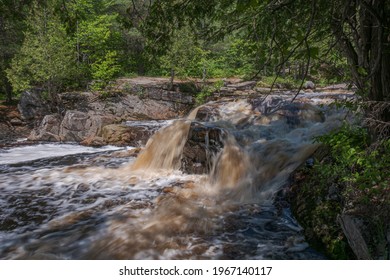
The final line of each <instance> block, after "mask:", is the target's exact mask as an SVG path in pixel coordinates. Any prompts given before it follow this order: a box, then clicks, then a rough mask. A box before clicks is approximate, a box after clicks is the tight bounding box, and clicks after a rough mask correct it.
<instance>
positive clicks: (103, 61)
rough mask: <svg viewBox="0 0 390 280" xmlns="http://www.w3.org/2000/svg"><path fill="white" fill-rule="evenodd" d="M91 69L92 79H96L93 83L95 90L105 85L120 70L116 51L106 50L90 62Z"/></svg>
mask: <svg viewBox="0 0 390 280" xmlns="http://www.w3.org/2000/svg"><path fill="white" fill-rule="evenodd" d="M91 70H92V77H93V79H94V80H97V81H98V83H96V84H95V85H96V87H95V88H94V89H95V90H98V89H101V88H102V87H103V86H105V85H107V84H108V82H109V81H110V80H112V78H113V77H115V75H116V74H118V73H119V71H120V66H119V65H118V64H117V54H116V52H115V51H108V52H107V53H106V54H105V56H104V57H103V58H98V59H97V60H96V61H95V62H94V63H92V65H91Z"/></svg>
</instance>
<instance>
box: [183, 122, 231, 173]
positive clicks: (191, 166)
mask: <svg viewBox="0 0 390 280" xmlns="http://www.w3.org/2000/svg"><path fill="white" fill-rule="evenodd" d="M225 134H226V132H225V131H224V130H223V129H221V128H218V127H212V126H206V125H203V124H200V123H197V122H193V123H192V124H191V127H190V131H189V134H188V140H187V142H186V144H185V146H184V149H183V157H182V162H181V170H182V171H184V172H186V173H189V174H206V173H209V171H210V168H211V164H212V160H213V157H214V155H215V154H217V153H218V152H219V151H220V150H221V149H222V148H223V139H224V137H225Z"/></svg>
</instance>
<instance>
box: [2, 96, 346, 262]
mask: <svg viewBox="0 0 390 280" xmlns="http://www.w3.org/2000/svg"><path fill="white" fill-rule="evenodd" d="M349 97H351V95H348V94H329V95H328V96H327V95H325V94H323V93H322V94H307V95H301V96H300V97H299V98H298V99H297V101H296V102H295V103H292V104H291V103H289V100H291V94H289V93H286V94H285V95H278V96H272V95H270V96H268V97H267V98H265V99H250V100H249V99H222V100H220V101H218V102H210V103H207V104H205V105H204V106H202V107H201V108H197V109H196V110H194V111H193V112H192V113H191V114H190V116H189V117H188V118H186V119H181V120H172V121H169V122H153V123H152V122H144V123H143V125H146V126H147V125H153V126H155V125H159V126H161V129H160V130H158V131H157V132H156V133H155V134H154V135H153V136H152V137H151V139H149V141H148V143H147V144H146V146H145V147H144V148H143V149H142V151H141V152H140V153H139V154H138V155H137V156H123V155H129V154H131V151H132V148H131V147H127V148H118V147H110V146H108V147H102V148H99V149H94V148H87V147H81V146H78V145H76V144H70V143H65V144H48V143H46V144H37V145H33V146H18V147H13V148H7V149H2V150H0V207H1V208H0V209H1V210H0V259H323V258H324V256H323V255H321V254H320V253H318V252H316V251H315V250H313V249H312V248H311V247H310V246H309V244H308V243H307V242H306V240H305V238H304V236H303V229H302V228H301V226H300V225H299V224H298V223H297V221H296V220H295V219H294V217H293V216H292V214H291V212H290V209H289V207H288V203H286V202H283V190H284V189H285V188H286V186H287V184H288V178H289V176H290V174H291V173H292V172H293V171H294V170H296V168H298V167H299V166H301V165H302V164H307V160H308V159H310V156H311V155H312V153H313V152H314V151H315V150H316V149H317V147H318V144H317V143H315V142H314V141H313V139H314V137H315V136H318V135H321V134H323V133H326V132H329V131H331V130H332V129H335V128H337V127H339V126H340V125H341V124H342V122H343V121H344V120H345V118H346V112H345V111H344V110H341V109H335V108H330V107H328V103H330V102H331V101H332V100H334V99H345V98H349ZM201 112H203V113H202V114H201ZM204 112H208V113H207V114H206V115H207V116H206V117H205V114H204ZM201 115H202V117H200V116H201ZM194 123H197V124H199V125H204V126H207V127H212V128H218V129H219V131H220V132H221V133H220V135H219V141H220V142H221V143H222V145H221V147H220V149H219V150H217V151H216V150H215V149H214V150H213V151H212V152H210V154H209V158H210V160H209V163H208V165H209V167H208V170H209V171H208V172H207V173H206V174H186V173H185V172H183V171H182V170H181V164H182V157H183V149H184V146H185V144H186V142H187V138H188V135H189V131H190V128H191V124H194ZM127 124H128V125H132V122H127ZM138 125H139V122H138ZM202 141H203V142H202V145H203V147H204V148H205V149H206V152H207V151H208V149H209V148H210V151H211V146H212V144H213V143H212V141H211V140H210V139H209V135H208V134H207V133H206V134H205V137H204V139H203V140H202ZM280 201H282V203H281V202H280Z"/></svg>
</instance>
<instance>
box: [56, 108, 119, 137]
mask: <svg viewBox="0 0 390 280" xmlns="http://www.w3.org/2000/svg"><path fill="white" fill-rule="evenodd" d="M113 121H114V120H113V118H112V117H111V116H102V115H98V114H94V113H84V112H80V111H73V110H70V111H67V112H66V114H65V116H64V119H63V120H62V122H61V125H60V131H59V136H60V139H61V141H65V142H68V141H69V142H73V141H75V142H81V141H83V140H84V139H86V138H90V137H94V136H101V133H102V127H103V126H104V125H107V124H109V123H112V122H113Z"/></svg>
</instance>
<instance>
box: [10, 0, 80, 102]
mask: <svg viewBox="0 0 390 280" xmlns="http://www.w3.org/2000/svg"><path fill="white" fill-rule="evenodd" d="M26 23H27V26H28V29H27V31H26V32H25V34H24V35H25V38H24V41H23V45H22V47H21V49H20V51H19V52H18V53H17V54H16V55H15V57H14V58H13V59H12V63H11V67H10V68H9V69H8V70H7V71H6V72H7V77H8V79H9V81H10V82H11V84H12V86H13V89H14V91H16V92H20V91H23V90H26V89H28V88H31V87H41V88H42V89H43V90H44V91H46V92H47V93H48V96H49V98H50V99H51V101H52V102H56V97H57V96H56V94H57V93H58V91H59V90H60V89H61V86H62V85H63V83H64V81H66V80H67V79H69V77H70V76H71V75H72V72H73V69H74V68H73V66H74V61H75V54H74V50H73V47H72V45H71V42H70V41H69V39H68V37H67V34H66V30H65V27H64V25H63V24H62V23H61V21H60V19H59V17H58V16H57V15H56V14H55V13H54V10H53V8H52V7H50V6H49V5H47V6H46V5H43V6H40V5H38V3H37V2H35V3H34V5H33V8H32V10H31V12H30V13H29V15H28V18H27V20H26Z"/></svg>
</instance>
